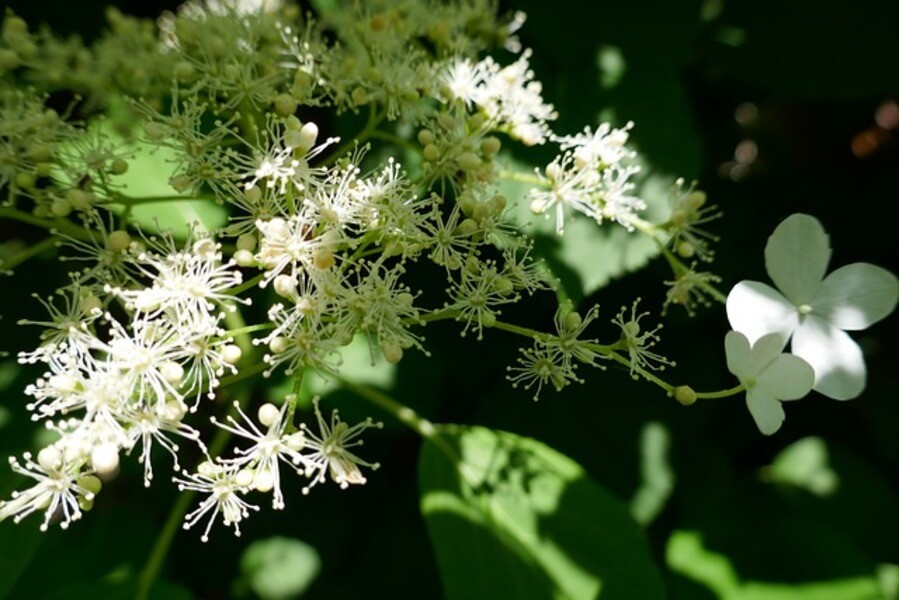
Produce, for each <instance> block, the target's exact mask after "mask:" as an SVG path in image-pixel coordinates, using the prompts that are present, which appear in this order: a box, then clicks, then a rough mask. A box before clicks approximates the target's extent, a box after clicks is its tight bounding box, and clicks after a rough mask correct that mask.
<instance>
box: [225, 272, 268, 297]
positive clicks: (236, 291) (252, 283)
mask: <svg viewBox="0 0 899 600" xmlns="http://www.w3.org/2000/svg"><path fill="white" fill-rule="evenodd" d="M263 277H265V273H260V274H259V275H256V276H255V277H252V278H250V279H247V280H246V281H244V282H243V283H241V284H240V285H238V286H237V287H234V288H232V289H231V295H232V296H239V295H240V294H242V293H243V292H245V291H247V290H248V289H250V288H254V287H256V286H257V285H259V282H260V281H262V278H263Z"/></svg>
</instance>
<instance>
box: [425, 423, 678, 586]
mask: <svg viewBox="0 0 899 600" xmlns="http://www.w3.org/2000/svg"><path fill="white" fill-rule="evenodd" d="M419 483H420V488H421V510H422V513H423V514H424V516H425V519H426V521H427V525H428V532H429V534H430V537H431V541H432V543H433V546H434V548H435V550H436V553H437V562H438V565H439V567H440V571H441V575H442V579H443V585H444V590H445V592H446V595H447V597H448V598H450V599H456V598H459V599H461V598H465V599H470V598H503V597H529V598H542V597H554V598H596V597H597V596H598V595H599V594H600V593H601V594H602V598H603V600H614V599H616V598H640V599H644V600H651V599H653V598H662V597H663V596H664V594H663V588H662V582H661V579H660V577H659V574H658V572H657V571H656V568H655V566H654V565H653V563H652V560H651V558H650V554H649V550H648V548H647V545H646V540H645V538H644V537H643V533H642V531H641V530H640V528H639V527H638V526H637V525H636V523H634V521H633V519H632V518H631V516H630V515H629V514H628V510H627V508H626V507H625V506H624V504H623V503H622V502H621V501H619V500H618V499H617V498H615V497H614V496H612V495H611V494H609V493H608V492H606V491H605V490H603V489H602V488H601V487H600V486H598V485H597V484H596V483H594V482H593V481H591V480H590V479H589V478H588V477H587V475H586V473H585V472H584V470H583V469H582V468H581V467H580V466H579V465H578V464H577V463H575V462H574V461H572V460H571V459H569V458H567V457H566V456H564V455H562V454H560V453H558V452H556V451H555V450H553V449H551V448H549V447H547V446H545V445H543V444H541V443H540V442H537V441H535V440H532V439H529V438H522V437H519V436H516V435H513V434H510V433H505V432H500V431H494V430H490V429H485V428H482V427H460V426H447V427H443V428H441V430H440V435H439V437H437V438H435V439H434V441H429V442H427V443H426V444H425V446H424V449H423V451H422V454H421V457H420V461H419Z"/></svg>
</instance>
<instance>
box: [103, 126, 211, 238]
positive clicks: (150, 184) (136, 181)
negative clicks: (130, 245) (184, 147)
mask: <svg viewBox="0 0 899 600" xmlns="http://www.w3.org/2000/svg"><path fill="white" fill-rule="evenodd" d="M134 149H135V152H136V154H135V156H134V159H132V160H131V161H130V166H129V168H128V171H127V172H126V173H125V174H124V175H121V176H119V177H118V178H117V179H116V183H118V184H120V185H122V186H123V191H124V193H125V194H127V195H129V196H132V197H135V198H142V197H178V193H177V192H176V191H175V190H174V189H173V188H172V186H170V185H169V178H170V177H171V176H172V172H173V170H174V165H173V164H172V163H173V161H174V159H175V157H176V153H175V151H174V150H172V149H170V148H153V147H152V146H149V145H147V144H143V143H137V144H135V147H134ZM131 218H132V219H133V220H134V221H136V222H137V223H138V224H139V225H140V226H141V227H143V228H144V229H146V230H147V231H157V230H159V229H162V230H171V231H172V233H173V234H174V235H176V236H178V237H184V236H185V235H186V234H187V228H188V226H189V225H191V224H194V223H196V224H197V225H198V226H199V228H200V229H201V230H203V231H209V230H214V229H216V228H218V227H221V226H222V225H224V224H225V223H226V221H227V213H226V211H225V209H224V208H223V207H221V206H218V205H217V204H215V203H214V202H212V201H210V200H205V199H198V198H191V197H190V196H184V199H183V200H182V199H179V200H167V201H165V202H153V203H151V204H138V205H136V206H134V207H133V209H132V211H131Z"/></svg>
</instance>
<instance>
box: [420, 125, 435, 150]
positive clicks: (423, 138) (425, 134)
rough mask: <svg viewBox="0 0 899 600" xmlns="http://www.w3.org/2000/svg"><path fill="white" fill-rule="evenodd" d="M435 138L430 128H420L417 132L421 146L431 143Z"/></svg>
mask: <svg viewBox="0 0 899 600" xmlns="http://www.w3.org/2000/svg"><path fill="white" fill-rule="evenodd" d="M435 139H437V138H436V137H435V136H434V133H433V132H432V131H431V130H430V129H422V130H421V131H419V132H418V143H419V144H421V145H422V146H427V145H428V144H433V143H434V140H435Z"/></svg>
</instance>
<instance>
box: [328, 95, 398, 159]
mask: <svg viewBox="0 0 899 600" xmlns="http://www.w3.org/2000/svg"><path fill="white" fill-rule="evenodd" d="M385 114H386V113H383V112H382V113H379V112H378V110H377V109H376V108H375V106H374V105H371V108H370V109H369V111H368V122H366V124H365V127H364V128H363V129H362V131H360V132H359V133H358V134H356V136H355V137H353V138H352V139H351V140H347V141H346V142H344V143H343V144H341V145H340V146H338V147H337V149H336V150H334V152H332V153H331V154H329V155H328V157H327V158H325V159H324V160H323V161H322V162H321V164H322V165H324V166H330V165H333V164H334V163H336V162H337V161H338V160H339V159H340V157H342V156H343V155H344V154H346V153H347V152H349V151H350V150H352V149H353V148H355V147H356V146H358V145H359V144H361V143H363V142H365V141H366V140H368V138H370V137H372V135H373V134H374V133H375V131H376V130H377V129H378V125H380V124H381V121H383V120H384V116H385Z"/></svg>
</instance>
